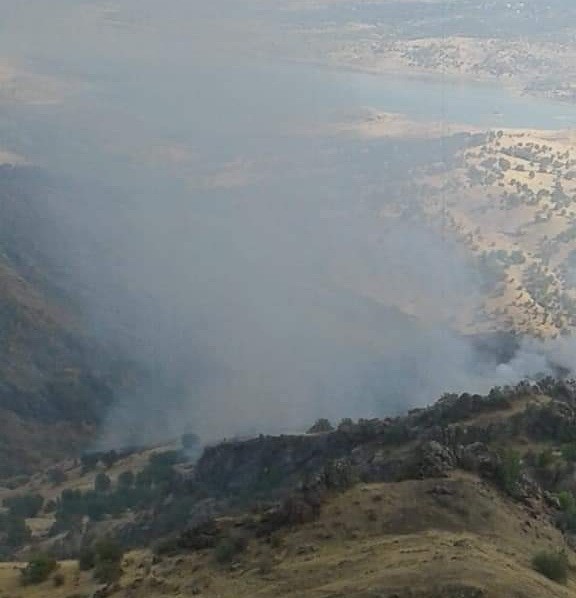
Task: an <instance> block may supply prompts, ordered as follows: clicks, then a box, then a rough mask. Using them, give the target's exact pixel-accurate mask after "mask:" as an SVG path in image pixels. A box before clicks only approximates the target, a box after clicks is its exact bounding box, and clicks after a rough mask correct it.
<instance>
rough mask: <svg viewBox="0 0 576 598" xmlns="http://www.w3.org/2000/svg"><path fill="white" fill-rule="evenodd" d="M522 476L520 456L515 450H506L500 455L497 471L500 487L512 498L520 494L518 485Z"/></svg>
mask: <svg viewBox="0 0 576 598" xmlns="http://www.w3.org/2000/svg"><path fill="white" fill-rule="evenodd" d="M521 474H522V462H521V460H520V455H519V454H518V453H517V452H516V451H513V450H506V451H504V452H502V453H501V454H500V462H499V464H498V469H497V471H496V477H497V481H498V483H499V485H500V487H501V488H502V489H503V490H504V491H506V492H507V493H508V494H510V495H511V496H514V495H515V494H516V493H517V492H518V484H519V482H520V476H521Z"/></svg>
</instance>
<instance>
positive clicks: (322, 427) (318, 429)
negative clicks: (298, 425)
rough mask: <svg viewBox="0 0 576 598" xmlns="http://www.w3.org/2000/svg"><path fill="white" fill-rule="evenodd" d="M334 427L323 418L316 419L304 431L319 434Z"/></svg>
mask: <svg viewBox="0 0 576 598" xmlns="http://www.w3.org/2000/svg"><path fill="white" fill-rule="evenodd" d="M333 430H334V427H333V426H332V424H331V423H330V422H329V421H328V420H327V419H325V418H321V419H318V420H316V422H315V423H314V425H313V426H312V427H311V428H310V429H309V430H308V432H306V433H307V434H320V433H322V432H332V431H333Z"/></svg>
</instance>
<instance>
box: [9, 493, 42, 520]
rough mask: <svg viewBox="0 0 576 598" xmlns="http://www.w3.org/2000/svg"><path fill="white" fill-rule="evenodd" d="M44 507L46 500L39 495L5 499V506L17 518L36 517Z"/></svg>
mask: <svg viewBox="0 0 576 598" xmlns="http://www.w3.org/2000/svg"><path fill="white" fill-rule="evenodd" d="M43 505H44V499H43V498H42V497H41V496H40V495H39V494H25V495H22V496H12V497H10V498H5V499H4V506H5V507H6V508H7V509H8V510H9V511H10V514H11V515H14V516H15V517H24V518H30V517H36V515H38V513H39V512H40V509H41V508H42V506H43Z"/></svg>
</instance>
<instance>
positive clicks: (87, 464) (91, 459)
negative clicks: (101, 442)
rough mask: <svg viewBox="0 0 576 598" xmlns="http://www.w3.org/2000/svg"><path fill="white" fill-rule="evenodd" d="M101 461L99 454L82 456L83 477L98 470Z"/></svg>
mask: <svg viewBox="0 0 576 598" xmlns="http://www.w3.org/2000/svg"><path fill="white" fill-rule="evenodd" d="M99 460H100V457H99V455H98V454H97V453H88V454H86V455H82V457H81V458H80V462H81V463H82V475H84V474H85V473H88V472H89V471H93V470H94V469H96V466H97V465H98V461H99Z"/></svg>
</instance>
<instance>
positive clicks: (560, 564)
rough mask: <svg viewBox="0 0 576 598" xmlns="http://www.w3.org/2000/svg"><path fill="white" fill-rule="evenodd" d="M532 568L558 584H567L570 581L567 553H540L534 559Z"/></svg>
mask: <svg viewBox="0 0 576 598" xmlns="http://www.w3.org/2000/svg"><path fill="white" fill-rule="evenodd" d="M532 567H533V568H534V570H535V571H538V573H540V574H542V575H544V576H545V577H547V578H548V579H551V580H552V581H555V582H557V583H563V584H565V583H566V581H567V580H568V558H567V556H566V553H565V552H545V551H542V552H539V553H538V554H536V555H535V556H534V558H533V559H532Z"/></svg>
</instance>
